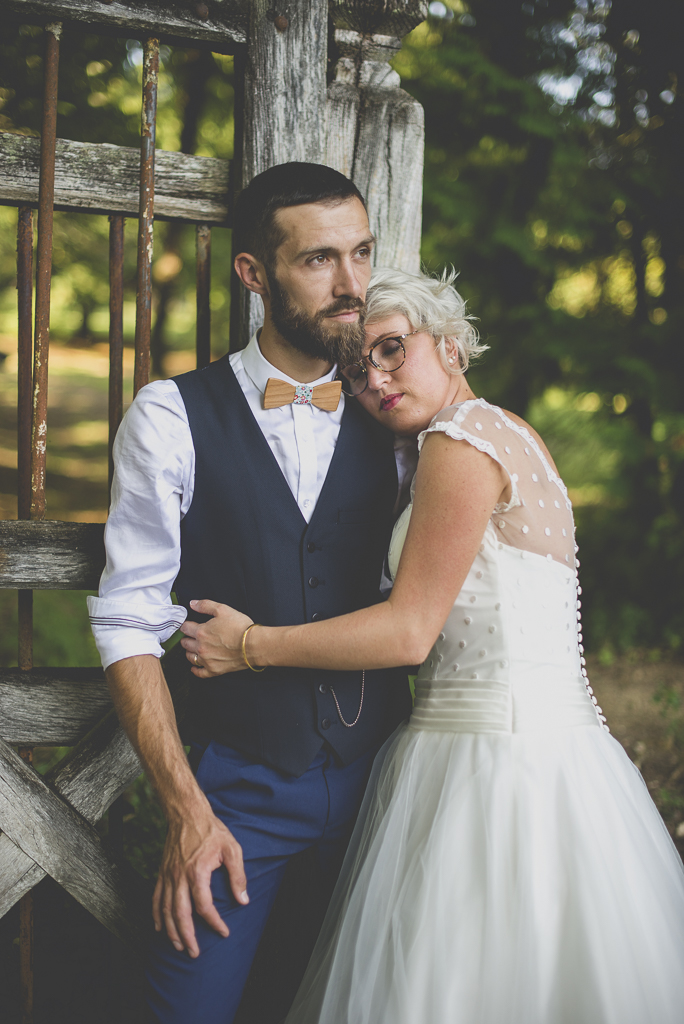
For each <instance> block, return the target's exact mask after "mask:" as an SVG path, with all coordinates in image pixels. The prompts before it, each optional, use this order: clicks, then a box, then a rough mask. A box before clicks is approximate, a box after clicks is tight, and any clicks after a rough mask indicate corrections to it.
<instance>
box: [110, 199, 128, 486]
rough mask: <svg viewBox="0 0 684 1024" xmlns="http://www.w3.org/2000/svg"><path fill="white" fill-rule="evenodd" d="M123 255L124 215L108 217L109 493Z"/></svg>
mask: <svg viewBox="0 0 684 1024" xmlns="http://www.w3.org/2000/svg"><path fill="white" fill-rule="evenodd" d="M123 257H124V218H123V216H122V215H121V214H115V215H113V216H111V217H110V218H109V446H108V451H109V491H110V495H111V489H112V477H113V475H114V461H113V458H112V449H113V447H114V438H115V437H116V432H117V430H118V429H119V424H120V423H121V418H122V416H123Z"/></svg>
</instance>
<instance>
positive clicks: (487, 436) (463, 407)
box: [418, 398, 520, 513]
mask: <svg viewBox="0 0 684 1024" xmlns="http://www.w3.org/2000/svg"><path fill="white" fill-rule="evenodd" d="M502 416H503V413H502V412H501V409H497V408H496V406H493V405H489V404H488V403H487V402H485V401H484V399H482V398H477V399H473V400H471V401H470V402H462V403H461V404H460V405H452V406H450V407H449V408H448V409H443V410H442V411H441V412H438V413H437V415H436V416H435V417H434V419H433V420H432V423H431V424H430V426H429V427H428V428H427V430H424V431H423V432H422V434H420V435H419V436H418V451H420V450H421V449H422V447H423V442H424V440H425V438H426V437H427V435H428V434H432V433H440V432H441V433H444V434H447V435H448V436H449V437H453V438H454V440H456V441H467V442H468V444H471V445H472V446H473V447H474V448H477V450H478V451H481V452H484V453H485V454H486V455H489V456H490V458H492V459H494V461H495V462H498V463H499V465H500V466H501V468H502V469H503V470H504V472H505V473H506V475H507V476H508V479H509V482H510V488H511V495H510V498H509V500H508V501H502V502H499V504H498V505H497V506H496V508H495V509H494V511H495V512H497V513H502V512H508V511H510V510H511V509H512V508H516V507H517V506H518V505H519V504H520V496H519V494H518V487H517V477H516V475H515V473H511V471H510V469H509V467H508V465H507V464H506V460H505V459H503V458H502V457H501V452H500V451H499V448H500V447H501V445H500V444H497V442H499V441H500V434H501V431H502V429H503V427H502V421H501V417H502Z"/></svg>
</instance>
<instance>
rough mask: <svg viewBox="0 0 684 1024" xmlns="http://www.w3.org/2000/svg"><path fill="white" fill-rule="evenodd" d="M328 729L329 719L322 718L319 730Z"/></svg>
mask: <svg viewBox="0 0 684 1024" xmlns="http://www.w3.org/2000/svg"><path fill="white" fill-rule="evenodd" d="M329 728H330V719H329V718H324V719H323V721H322V722H321V729H329Z"/></svg>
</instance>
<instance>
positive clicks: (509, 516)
mask: <svg viewBox="0 0 684 1024" xmlns="http://www.w3.org/2000/svg"><path fill="white" fill-rule="evenodd" d="M437 431H440V432H442V433H445V434H447V435H448V436H449V437H453V438H454V440H457V441H466V442H467V443H468V444H471V445H473V446H474V447H475V448H477V449H478V451H481V452H484V453H485V454H486V455H489V456H490V458H492V459H494V460H495V461H496V462H498V463H499V465H500V466H502V467H503V469H504V470H505V472H506V475H507V476H508V479H509V486H508V487H507V488H506V490H505V491H504V492H503V494H502V495H501V500H500V502H499V504H498V505H497V506H496V508H495V509H494V513H493V515H492V524H493V526H494V528H495V530H496V533H497V536H498V538H499V540H500V541H501V542H502V543H504V544H508V545H510V546H512V547H515V548H519V549H521V550H523V551H529V552H532V553H533V554H536V555H541V556H542V557H545V558H548V559H549V560H555V561H557V562H562V563H563V564H564V565H569V566H570V567H574V565H575V550H576V548H575V530H574V522H573V518H572V505H571V503H570V500H569V498H568V492H567V491H566V489H565V485H564V484H563V481H562V480H561V479H560V477H558V476H557V475H556V473H555V472H554V470H553V468H552V467H551V465H550V463H549V462H548V460H547V458H546V456H545V454H544V452H543V450H542V449H541V447H540V446H539V444H538V442H537V441H536V439H535V438H534V437H533V436H532V434H531V433H530V432H529V431H528V430H527V429H526V428H525V427H523V426H522V425H521V424H519V423H517V422H515V421H514V420H512V419H511V418H510V417H509V416H507V415H506V413H505V412H503V410H501V409H499V408H498V407H497V406H495V405H489V403H488V402H485V401H484V399H482V398H478V399H476V400H473V401H470V402H463V403H462V404H461V405H457V406H452V407H451V408H450V409H445V410H443V411H442V412H440V413H438V414H437V416H436V417H435V418H434V420H433V421H432V423H431V424H430V426H429V427H428V429H427V430H424V431H423V433H422V434H421V435H420V437H419V438H418V443H419V446H420V447H422V445H423V442H424V440H425V437H426V436H427V435H428V434H430V433H434V432H437Z"/></svg>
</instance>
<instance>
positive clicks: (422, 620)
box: [182, 433, 509, 678]
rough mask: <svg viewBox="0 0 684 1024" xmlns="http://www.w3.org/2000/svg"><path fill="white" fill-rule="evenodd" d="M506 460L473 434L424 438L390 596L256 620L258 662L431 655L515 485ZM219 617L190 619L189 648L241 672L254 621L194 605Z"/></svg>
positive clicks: (348, 665)
mask: <svg viewBox="0 0 684 1024" xmlns="http://www.w3.org/2000/svg"><path fill="white" fill-rule="evenodd" d="M508 486H509V484H508V480H507V478H505V477H504V473H503V471H502V469H501V467H500V466H499V465H498V463H496V462H495V461H494V460H493V459H492V458H490V457H489V456H488V455H486V454H484V453H483V452H480V451H478V450H477V449H475V448H473V447H472V445H470V444H468V443H467V442H466V441H456V440H453V439H452V438H450V437H447V436H446V435H445V434H442V433H433V434H430V435H428V437H427V438H426V441H425V444H424V447H423V452H422V454H421V458H420V463H419V466H418V476H417V478H416V496H415V501H414V506H413V512H412V515H411V522H410V525H409V529H408V534H407V537H406V542H405V545H404V549H403V552H402V556H401V564H400V566H399V570H398V573H397V579H396V582H395V585H394V588H393V590H392V593H391V595H390V597H389V598H388V600H387V601H385V602H383V603H381V604H376V605H373V606H372V607H370V608H364V609H362V610H360V611H357V612H352V613H351V614H349V615H342V616H339V617H338V618H334V619H328V620H326V621H323V622H315V623H308V624H306V625H301V626H280V627H266V626H255V627H254V629H251V630H250V632H249V634H248V637H247V645H246V652H247V656H248V659H249V661H250V663H251V664H252V665H257V666H268V665H273V666H275V665H296V666H299V667H301V668H325V669H363V668H366V669H373V668H386V667H391V666H394V665H415V664H419V663H420V662H422V661H424V660H425V658H426V657H427V655H428V653H429V651H430V649H431V647H432V645H433V644H434V642H435V640H436V639H437V636H438V635H439V632H440V630H441V629H442V627H443V625H444V623H445V622H446V619H447V616H448V614H449V611H450V609H451V607H452V605H453V603H454V600H455V599H456V596H457V595H458V593H459V591H460V590H461V587H462V586H463V583H464V581H465V578H466V576H467V574H468V571H469V569H470V567H471V565H472V563H473V560H474V558H475V555H476V554H477V550H478V548H479V546H480V544H481V542H482V537H483V535H484V531H485V528H486V525H487V521H488V520H489V518H490V516H491V514H492V512H493V510H494V506H495V505H496V503H497V502H498V501H499V499H500V496H501V494H502V492H503V491H504V490H505V488H506V487H508ZM193 607H194V608H195V609H196V610H197V611H200V612H202V613H205V614H210V615H212V616H213V617H212V619H210V620H209V622H207V623H205V624H204V625H202V626H198V625H197V623H186V624H184V627H183V631H184V632H185V633H186V639H184V640H183V641H182V644H183V646H184V647H185V648H186V650H187V651H188V653H189V655H190V656H192V655H194V654H195V653H196V654H198V655H199V657H200V659H201V662H202V664H203V666H204V667H202V668H195V669H193V671H194V673H195V675H197V676H199V677H201V678H206V677H208V676H213V675H217V674H219V673H224V672H229V671H236V670H238V669H244V667H245V665H244V661H243V659H242V652H241V649H240V641H241V638H242V633H243V631H244V629H245V628H246V626H247V625H249V623H250V619H248V618H247V617H246V616H244V615H242V614H241V613H239V612H235V611H234V610H233V609H230V608H227V607H226V606H225V605H219V604H216V603H215V602H211V601H200V602H194V603H193Z"/></svg>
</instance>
